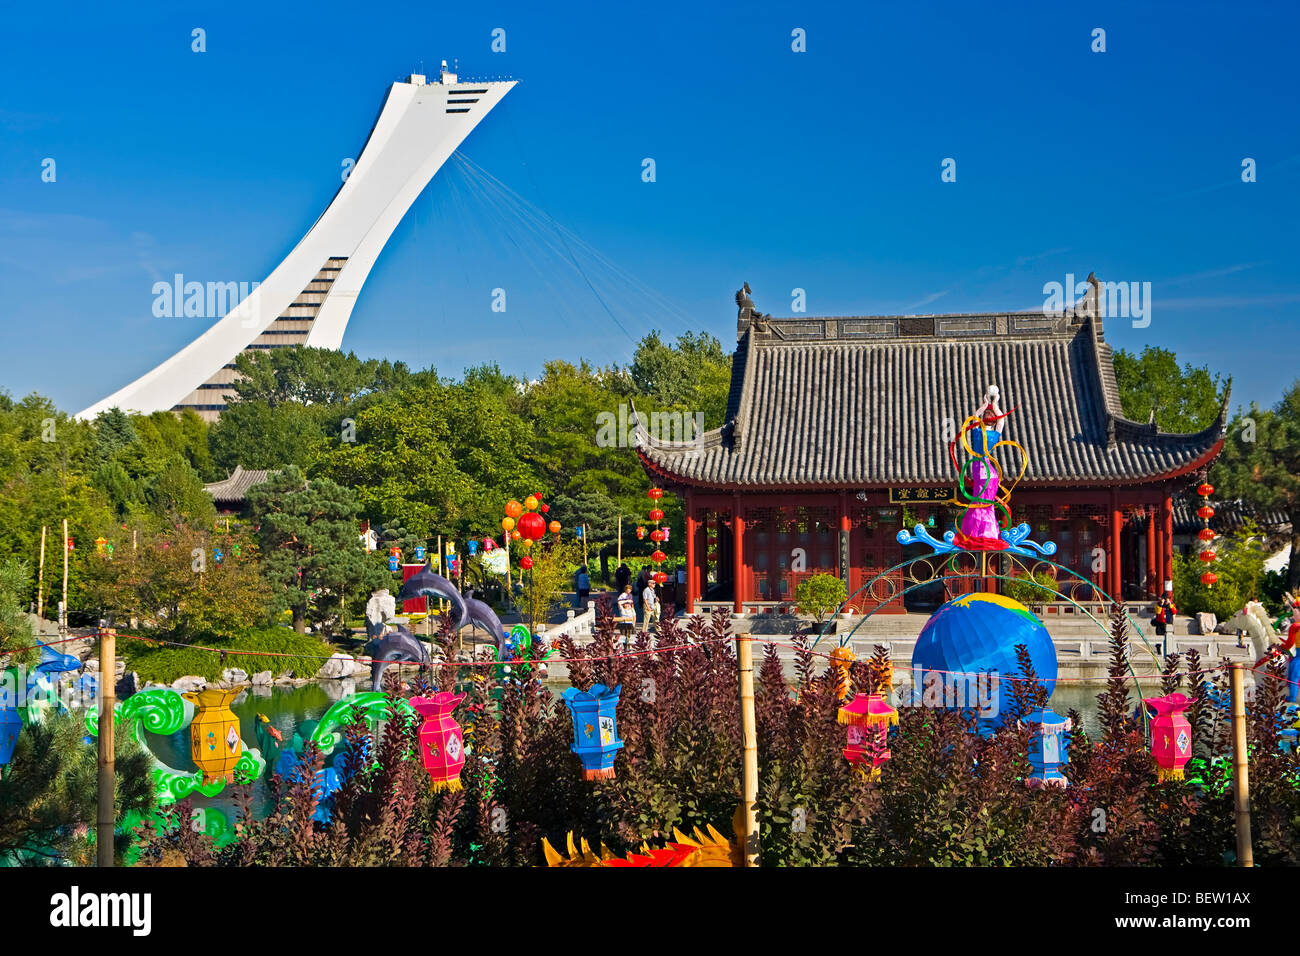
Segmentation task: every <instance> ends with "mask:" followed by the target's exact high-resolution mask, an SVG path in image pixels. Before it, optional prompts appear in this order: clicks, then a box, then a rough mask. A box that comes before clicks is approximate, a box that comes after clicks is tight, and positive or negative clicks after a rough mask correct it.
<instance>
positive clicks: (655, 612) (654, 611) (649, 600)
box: [641, 579, 659, 631]
mask: <svg viewBox="0 0 1300 956" xmlns="http://www.w3.org/2000/svg"><path fill="white" fill-rule="evenodd" d="M641 606H642V607H643V608H645V629H646V630H647V631H648V630H650V628H651V627H652V626H654V625H657V624H658V623H659V595H657V594H656V593H655V583H654V580H653V579H648V580H647V581H646V586H645V590H644V591H642V592H641Z"/></svg>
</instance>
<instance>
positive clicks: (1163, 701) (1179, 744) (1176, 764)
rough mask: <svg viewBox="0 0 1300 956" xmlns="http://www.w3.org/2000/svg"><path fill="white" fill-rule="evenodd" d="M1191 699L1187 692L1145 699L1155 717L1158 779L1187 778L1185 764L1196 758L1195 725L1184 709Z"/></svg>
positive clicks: (1153, 751)
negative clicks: (1194, 746)
mask: <svg viewBox="0 0 1300 956" xmlns="http://www.w3.org/2000/svg"><path fill="white" fill-rule="evenodd" d="M1191 702H1192V699H1191V698H1190V697H1188V696H1187V695H1186V694H1168V695H1166V696H1165V697H1144V698H1142V704H1143V706H1144V707H1146V711H1147V716H1148V717H1150V718H1151V756H1153V757H1155V758H1156V766H1157V767H1158V768H1159V770H1157V771H1156V779H1157V780H1161V781H1163V780H1182V779H1183V767H1184V766H1185V765H1186V763H1187V761H1188V760H1190V759H1191V757H1192V725H1191V724H1190V723H1189V722H1188V720H1187V717H1186V716H1184V714H1183V711H1185V710H1186V709H1187V706H1188V705H1189V704H1190V703H1191Z"/></svg>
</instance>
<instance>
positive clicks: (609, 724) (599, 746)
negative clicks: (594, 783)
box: [564, 684, 623, 780]
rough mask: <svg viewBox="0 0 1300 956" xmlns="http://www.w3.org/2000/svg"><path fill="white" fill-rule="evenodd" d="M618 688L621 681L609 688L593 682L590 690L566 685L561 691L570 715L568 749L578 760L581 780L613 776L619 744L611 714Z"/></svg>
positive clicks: (621, 742) (615, 702) (615, 721)
mask: <svg viewBox="0 0 1300 956" xmlns="http://www.w3.org/2000/svg"><path fill="white" fill-rule="evenodd" d="M622 689H623V685H622V684H619V685H618V686H617V687H615V688H614V689H613V690H610V689H609V688H608V687H606V686H605V685H604V684H594V685H593V686H592V688H591V690H590V691H580V690H578V688H576V687H570V688H569V689H568V690H566V691H565V692H564V703H565V704H566V705H568V708H569V714H570V716H571V717H572V718H573V744H572V745H571V746H570V747H569V749H570V750H572V751H573V752H574V753H575V754H577V755H578V759H579V760H580V761H582V778H583V779H584V780H612V779H613V778H614V758H615V757H617V756H618V752H619V750H621V749H622V747H623V741H622V739H621V738H620V737H619V736H618V721H617V717H616V715H615V711H616V709H617V708H618V695H619V691H621V690H622Z"/></svg>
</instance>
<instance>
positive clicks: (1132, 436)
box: [637, 276, 1228, 612]
mask: <svg viewBox="0 0 1300 956" xmlns="http://www.w3.org/2000/svg"><path fill="white" fill-rule="evenodd" d="M1088 281H1089V290H1088V292H1087V293H1086V294H1085V295H1084V297H1083V298H1081V299H1080V300H1079V301H1078V302H1077V303H1076V304H1075V305H1074V307H1072V308H1070V309H1067V310H1066V311H1064V312H1042V311H1036V312H997V313H987V314H954V315H927V316H912V315H905V316H853V317H834V318H807V317H803V316H800V317H798V318H774V317H771V316H767V315H764V314H762V313H760V312H757V311H756V310H755V309H754V307H753V302H752V301H751V300H750V298H749V296H748V295H747V292H748V287H747V286H746V288H745V289H744V290H742V291H741V292H739V293H737V294H736V301H737V304H738V305H739V307H740V308H739V316H738V320H737V344H736V351H735V353H734V355H733V357H732V372H731V391H730V396H729V399H728V404H727V412H726V421H725V422H724V424H723V425H722V427H721V428H718V429H715V430H713V431H709V432H705V433H704V434H703V435H701V436H697V437H696V438H695V439H693V440H687V441H676V442H669V441H662V440H659V439H657V438H654V437H652V436H651V434H650V431H649V430H648V429H647V428H646V427H645V423H644V422H639V423H638V426H637V453H638V455H639V456H640V458H641V461H642V464H643V465H644V467H645V469H646V471H647V473H648V474H649V475H650V477H651V480H652V481H655V482H656V483H658V484H660V485H662V486H663V487H664V488H666V489H668V490H671V491H673V492H674V493H676V494H677V495H679V496H680V497H682V498H683V500H684V505H685V516H686V541H685V548H686V566H687V575H686V581H687V611H688V612H694V611H695V610H696V606H697V604H699V603H700V602H702V601H703V602H714V601H728V602H730V603H731V604H732V605H733V608H734V610H736V611H744V610H762V609H764V608H765V607H770V606H772V605H778V604H782V603H786V602H791V601H793V599H794V592H795V588H796V586H797V585H798V583H799V581H800V580H802V579H803V578H804V577H807V576H809V575H812V574H816V573H831V574H836V575H838V576H840V577H841V578H842V579H844V581H845V583H846V585H847V586H848V590H849V593H850V594H853V593H854V592H855V591H856V590H858V588H860V587H862V586H863V585H864V584H868V583H870V584H871V587H870V588H869V589H868V591H867V592H864V594H863V595H860V596H859V598H858V599H857V600H856V601H854V602H853V603H854V604H855V605H856V606H857V610H858V611H859V612H865V611H867V610H871V609H874V608H878V609H879V610H881V611H885V612H901V611H904V610H906V609H908V608H916V609H918V610H919V609H927V608H933V607H935V606H937V605H938V604H939V603H941V602H942V601H943V600H947V599H948V598H949V597H952V596H954V595H955V594H958V593H963V592H965V591H970V590H976V589H978V590H991V589H996V588H997V587H998V582H997V580H996V578H993V577H991V576H990V575H992V574H994V573H997V572H994V571H991V570H989V569H988V568H987V567H985V568H984V569H983V570H982V571H981V570H978V565H977V562H976V561H975V560H974V559H973V558H972V556H971V555H970V554H969V553H963V554H962V555H959V556H958V557H957V558H954V559H953V560H955V561H960V559H961V558H963V557H964V558H965V559H970V560H969V563H968V565H961V564H960V563H959V564H958V565H956V566H954V567H952V568H950V569H949V570H948V572H947V573H949V574H951V573H953V572H954V571H955V572H956V573H959V574H963V575H968V576H965V577H961V578H958V579H956V580H952V579H950V580H948V581H941V580H933V581H932V586H925V587H917V588H915V589H912V588H911V585H912V583H913V581H915V580H917V578H916V577H915V575H914V574H912V572H910V571H909V572H904V571H902V570H896V571H893V572H890V573H888V574H885V573H884V572H888V571H889V569H891V568H894V567H895V566H896V565H899V564H900V563H902V562H903V561H905V560H906V559H907V558H909V557H911V556H913V555H915V554H917V553H924V551H925V549H923V548H922V549H920V550H919V551H918V549H917V548H916V546H908V547H905V546H904V545H902V544H900V543H899V541H898V539H897V533H898V531H899V530H900V529H901V528H904V527H907V528H909V529H910V528H911V527H912V526H913V525H915V524H918V523H919V524H923V525H926V526H928V527H929V528H930V529H932V530H933V532H934V533H942V531H943V530H945V529H947V528H950V527H952V526H953V524H954V523H955V520H956V518H957V512H956V510H955V509H954V508H953V506H952V505H951V504H950V502H952V500H953V498H954V489H955V485H956V479H957V476H956V473H955V472H954V470H953V465H952V462H951V460H950V453H949V449H948V445H949V442H950V441H951V440H952V438H953V437H954V435H955V434H956V433H957V430H958V428H959V427H960V425H961V422H962V421H963V419H965V418H966V416H968V415H969V414H971V411H972V409H974V408H975V407H976V406H977V405H978V403H979V400H980V396H981V395H982V394H984V392H985V390H986V389H987V388H988V386H989V385H991V384H996V385H997V386H999V388H1000V391H1001V395H1002V396H1003V404H1004V407H1006V408H1008V409H1014V411H1013V413H1011V414H1010V415H1009V416H1008V417H1007V419H1006V424H1005V430H1006V432H1007V435H1008V437H1010V438H1013V439H1015V441H1017V442H1019V443H1020V444H1021V445H1023V446H1024V447H1025V448H1026V449H1027V451H1028V469H1027V471H1026V472H1025V475H1024V478H1023V480H1022V482H1021V483H1020V485H1019V486H1018V488H1017V489H1016V492H1015V496H1014V499H1013V501H1012V503H1011V510H1012V515H1011V520H1012V522H1013V523H1017V524H1018V523H1020V522H1028V523H1029V524H1030V526H1031V529H1032V532H1033V536H1034V537H1035V538H1036V539H1038V540H1044V539H1047V540H1051V541H1055V542H1056V544H1057V549H1058V550H1057V552H1056V554H1055V555H1054V556H1053V558H1052V560H1053V561H1055V562H1056V563H1058V564H1060V565H1063V566H1065V567H1067V568H1069V569H1071V570H1073V571H1075V572H1076V573H1077V574H1078V575H1079V576H1080V577H1082V578H1085V579H1087V580H1086V581H1080V580H1077V579H1074V578H1067V577H1065V576H1060V577H1058V582H1059V585H1060V590H1061V591H1062V592H1063V593H1065V594H1066V595H1067V596H1068V597H1070V598H1072V599H1075V600H1079V601H1083V600H1089V599H1091V600H1099V599H1100V598H1101V593H1102V592H1104V593H1105V594H1109V595H1111V596H1122V597H1123V598H1125V599H1127V600H1134V599H1142V598H1145V597H1153V596H1155V595H1156V594H1157V593H1158V589H1159V588H1160V586H1161V583H1162V582H1167V581H1169V580H1170V579H1171V578H1172V561H1173V557H1172V555H1173V548H1172V542H1173V497H1174V495H1175V493H1176V492H1179V491H1182V490H1183V489H1184V488H1186V487H1187V486H1188V484H1189V483H1191V484H1194V483H1195V482H1196V481H1197V478H1198V476H1200V475H1203V474H1204V472H1205V470H1206V469H1207V468H1208V466H1209V464H1210V463H1211V462H1212V461H1213V460H1214V458H1215V456H1216V455H1218V453H1219V451H1220V449H1221V448H1222V446H1223V437H1224V430H1225V422H1226V419H1227V410H1228V395H1227V393H1226V392H1225V395H1224V398H1223V404H1222V406H1221V407H1220V411H1219V415H1218V418H1217V420H1216V421H1215V422H1214V423H1213V424H1212V425H1211V426H1210V427H1209V428H1206V429H1205V430H1204V431H1201V432H1197V433H1195V434H1187V435H1183V434H1171V433H1166V432H1162V431H1161V430H1160V429H1159V428H1158V427H1157V426H1156V424H1155V422H1154V420H1152V421H1148V422H1136V421H1132V420H1130V419H1127V418H1125V417H1124V415H1123V413H1122V411H1121V409H1120V402H1119V389H1118V387H1117V385H1116V382H1115V372H1114V367H1113V365H1112V359H1111V348H1110V346H1109V345H1107V344H1106V341H1105V338H1104V335H1103V323H1102V316H1101V311H1102V310H1101V307H1100V306H1099V301H1101V300H1102V299H1103V293H1102V290H1101V287H1100V284H1099V283H1098V281H1097V280H1096V279H1095V277H1093V276H1089V277H1088ZM1003 464H1004V465H1005V462H1003ZM1004 470H1005V468H1004ZM999 560H1005V558H998V557H995V558H993V561H994V565H995V566H996V562H997V561H999ZM1002 570H1003V571H1006V570H1007V569H1006V568H1003V569H1002ZM905 573H908V574H912V578H911V579H910V580H907V581H904V574H905ZM873 579H875V580H874V581H873ZM905 590H906V592H907V593H904V592H905Z"/></svg>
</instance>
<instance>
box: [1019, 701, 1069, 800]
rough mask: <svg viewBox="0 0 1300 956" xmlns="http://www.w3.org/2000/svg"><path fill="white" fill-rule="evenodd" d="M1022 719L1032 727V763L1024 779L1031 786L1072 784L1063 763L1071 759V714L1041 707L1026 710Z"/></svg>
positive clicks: (1026, 724) (1030, 761) (1030, 752)
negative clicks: (1063, 714) (1062, 771)
mask: <svg viewBox="0 0 1300 956" xmlns="http://www.w3.org/2000/svg"><path fill="white" fill-rule="evenodd" d="M1021 723H1022V724H1024V725H1025V726H1026V727H1028V728H1029V765H1030V766H1031V767H1033V772H1032V773H1030V775H1029V776H1028V777H1027V778H1026V779H1025V783H1026V784H1028V785H1029V786H1031V787H1066V786H1069V784H1070V781H1068V780H1066V779H1065V775H1064V774H1063V773H1061V767H1063V766H1065V764H1067V763H1069V761H1070V754H1069V745H1070V740H1069V732H1070V731H1071V730H1073V729H1074V724H1073V722H1072V721H1071V720H1070V718H1069V717H1062V716H1061V715H1060V714H1058V713H1055V712H1054V711H1051V710H1048V709H1047V708H1046V707H1042V708H1039V709H1038V710H1034V711H1031V712H1030V713H1028V714H1025V716H1024V717H1023V718H1021Z"/></svg>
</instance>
